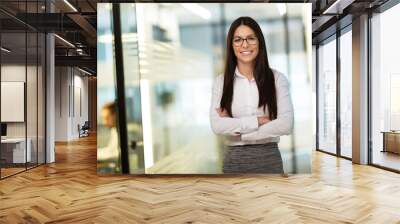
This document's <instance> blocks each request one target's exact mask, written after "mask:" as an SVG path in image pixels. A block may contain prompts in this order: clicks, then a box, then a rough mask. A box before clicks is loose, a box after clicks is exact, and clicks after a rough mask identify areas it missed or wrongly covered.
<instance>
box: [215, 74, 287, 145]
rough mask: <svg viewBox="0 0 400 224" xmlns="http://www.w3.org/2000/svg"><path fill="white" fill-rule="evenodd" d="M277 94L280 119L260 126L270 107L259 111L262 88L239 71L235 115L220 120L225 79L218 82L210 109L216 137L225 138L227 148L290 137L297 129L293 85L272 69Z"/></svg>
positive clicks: (235, 82)
mask: <svg viewBox="0 0 400 224" xmlns="http://www.w3.org/2000/svg"><path fill="white" fill-rule="evenodd" d="M272 71H273V73H274V76H275V86H276V91H277V92H276V94H277V108H278V114H277V118H276V119H275V120H273V121H270V122H268V123H266V124H263V125H261V126H258V119H257V117H260V116H263V115H268V106H266V107H265V113H264V111H263V107H260V108H258V88H257V84H256V81H255V80H254V78H253V79H252V80H248V79H247V78H246V77H245V76H244V75H243V74H240V72H239V69H238V68H236V70H235V81H234V91H233V100H232V116H233V117H220V116H219V114H218V112H217V110H216V109H218V108H219V107H220V102H221V97H222V89H223V84H224V76H223V74H222V75H219V76H217V78H216V79H215V81H214V85H213V90H212V99H211V108H210V120H211V128H212V130H213V131H214V133H215V134H219V135H223V136H224V137H225V144H227V145H251V144H263V143H267V142H279V136H281V135H289V134H290V133H291V132H292V130H293V105H292V101H291V98H290V93H289V82H288V80H287V78H286V77H285V76H284V75H283V74H282V73H280V72H278V71H276V70H272Z"/></svg>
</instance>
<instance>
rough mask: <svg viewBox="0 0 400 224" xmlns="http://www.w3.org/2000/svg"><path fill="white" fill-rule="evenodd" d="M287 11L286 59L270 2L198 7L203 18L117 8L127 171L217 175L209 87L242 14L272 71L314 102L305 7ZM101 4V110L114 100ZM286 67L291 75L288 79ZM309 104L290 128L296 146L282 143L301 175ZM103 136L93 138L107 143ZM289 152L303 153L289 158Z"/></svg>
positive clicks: (174, 10)
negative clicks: (297, 159)
mask: <svg viewBox="0 0 400 224" xmlns="http://www.w3.org/2000/svg"><path fill="white" fill-rule="evenodd" d="M287 5H288V8H287V11H288V21H289V24H290V26H289V41H290V48H289V52H290V56H289V57H288V60H286V58H287V53H286V51H285V47H284V44H285V43H284V42H283V41H282V40H284V39H285V38H284V37H285V30H284V23H283V19H282V17H281V16H280V14H279V12H278V9H277V7H276V5H274V4H262V5H260V4H248V3H246V4H199V6H200V7H201V8H202V10H201V11H202V12H203V13H199V12H197V11H192V10H191V7H188V6H187V5H183V4H121V17H122V20H121V21H122V27H121V29H122V41H123V56H124V73H125V74H124V76H125V95H126V99H125V102H126V105H127V108H126V110H127V111H126V114H127V129H128V141H129V142H128V145H129V146H131V145H132V144H134V145H135V146H136V147H130V148H129V153H130V158H129V161H130V167H131V173H141V172H142V168H145V170H144V171H143V172H146V173H158V174H167V173H221V171H222V170H221V165H222V164H221V163H222V146H223V144H222V142H221V140H220V139H219V138H218V137H217V136H216V135H215V134H214V133H213V132H212V130H211V127H210V121H209V108H210V100H211V89H212V84H213V80H214V78H215V77H216V76H217V75H219V74H221V73H222V71H223V61H224V56H223V54H224V51H225V47H226V46H225V44H226V43H225V39H226V34H227V30H226V29H227V28H228V27H229V25H230V23H231V22H232V21H233V20H234V19H236V18H238V17H240V16H246V15H248V16H251V17H253V18H255V19H256V20H257V22H259V24H260V25H261V27H262V29H263V33H264V34H265V35H266V42H267V47H268V54H269V58H270V64H271V66H272V67H273V68H276V69H278V70H280V71H282V72H285V73H286V75H287V77H290V79H292V80H290V82H291V83H292V84H293V90H294V91H295V92H297V93H301V94H300V95H307V94H308V95H309V96H310V98H311V83H310V79H309V76H310V74H309V72H308V71H307V63H308V57H307V55H308V53H307V52H306V46H305V44H304V43H305V41H304V39H303V38H304V29H303V26H304V24H303V22H302V21H303V20H302V18H303V16H304V14H305V12H306V11H307V10H304V8H307V7H308V6H305V5H300V4H298V5H297V6H294V5H290V4H287ZM98 6H99V7H98V9H99V10H98V18H99V20H98V26H99V28H98V35H99V36H98V40H99V45H98V49H99V52H98V58H99V60H98V63H99V69H98V70H99V75H98V77H99V81H98V83H99V88H98V94H99V101H98V102H99V108H102V105H104V104H105V103H106V102H110V101H113V100H114V99H115V95H114V93H115V89H114V88H115V87H114V80H112V76H113V74H114V70H113V67H112V65H113V64H114V62H113V60H114V58H113V54H112V50H113V49H112V44H111V42H112V30H111V29H112V27H111V23H110V20H111V19H110V18H109V15H110V12H111V11H110V8H111V5H110V4H99V5H98ZM135 6H136V7H135ZM261 9H262V10H261ZM292 37H293V38H294V37H295V38H297V39H296V40H300V41H293V40H291V38H292ZM307 43H308V42H307ZM107 66H109V67H107ZM289 66H290V67H291V73H292V74H287V72H288V69H287V67H289ZM100 67H101V68H100ZM106 68H107V69H108V70H107V69H106ZM106 71H107V72H106ZM139 74H140V75H139ZM101 79H102V80H105V79H107V82H105V81H101ZM106 99H107V100H106ZM308 101H310V100H307V102H304V100H303V103H302V104H301V103H299V104H297V105H295V111H296V113H298V114H296V115H295V116H296V118H295V119H296V122H298V123H296V124H295V126H298V127H299V128H298V131H297V132H295V133H296V134H295V135H298V136H295V137H294V138H296V139H297V138H298V139H299V140H298V141H292V139H291V137H287V138H281V142H280V148H281V149H282V150H283V153H282V155H283V156H286V158H287V159H286V163H291V161H292V157H293V156H298V155H300V154H301V156H302V157H303V159H304V160H305V161H307V162H305V163H303V165H301V166H303V169H299V170H301V172H309V171H310V170H309V161H310V152H311V144H312V130H311V128H310V129H304V128H303V129H302V128H301V127H302V126H304V125H306V123H307V122H311V117H310V114H311V105H310V104H309V103H308ZM99 122H101V121H99ZM99 124H100V123H99ZM102 125H103V127H104V124H102ZM308 126H309V125H308ZM99 127H100V126H99ZM99 129H100V128H99ZM301 129H302V130H301ZM301 131H302V136H300V135H301V134H300V132H301ZM103 132H106V131H105V130H104V128H103ZM99 136H102V137H103V136H107V135H106V134H101V133H100V135H99ZM102 137H98V139H101V140H100V141H103V142H104V140H103V139H102ZM292 142H295V144H296V145H292ZM99 144H101V143H99ZM102 144H103V146H104V145H105V144H104V143H102ZM99 147H100V145H99ZM292 147H294V148H295V149H296V150H297V149H298V150H299V151H298V152H300V151H301V150H303V151H302V153H300V154H297V155H292V154H291V153H292V152H291V151H290V149H291V148H292ZM290 166H291V165H290V164H289V165H288V167H287V170H288V172H290V170H291V167H290ZM136 167H137V168H136ZM135 168H136V170H135ZM105 172H107V171H105Z"/></svg>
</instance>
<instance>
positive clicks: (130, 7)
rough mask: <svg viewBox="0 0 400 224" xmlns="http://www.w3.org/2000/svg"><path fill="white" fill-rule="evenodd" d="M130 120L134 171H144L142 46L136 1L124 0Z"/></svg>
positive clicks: (123, 28)
mask: <svg viewBox="0 0 400 224" xmlns="http://www.w3.org/2000/svg"><path fill="white" fill-rule="evenodd" d="M120 10H121V21H122V24H121V32H122V47H123V58H124V76H125V78H124V80H125V103H126V122H127V131H128V153H129V169H130V173H144V172H145V171H144V166H145V160H144V159H145V158H144V148H143V134H142V110H141V98H140V77H139V49H138V36H137V30H136V27H137V24H136V10H135V4H121V7H120Z"/></svg>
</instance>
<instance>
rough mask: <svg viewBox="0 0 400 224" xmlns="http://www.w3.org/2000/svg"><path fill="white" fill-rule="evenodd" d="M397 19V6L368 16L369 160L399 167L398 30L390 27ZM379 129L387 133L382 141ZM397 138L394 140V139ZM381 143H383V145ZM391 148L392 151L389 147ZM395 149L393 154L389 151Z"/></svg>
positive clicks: (399, 91) (399, 81)
mask: <svg viewBox="0 0 400 224" xmlns="http://www.w3.org/2000/svg"><path fill="white" fill-rule="evenodd" d="M398 21H400V5H396V6H394V7H392V8H390V9H388V10H386V11H384V12H383V13H380V14H376V15H374V16H373V17H372V19H371V26H372V27H371V29H372V30H373V32H372V37H371V40H372V49H371V51H372V52H374V53H373V54H372V63H371V64H372V75H371V76H372V80H371V85H372V86H371V89H372V94H371V98H372V100H371V104H372V105H371V109H372V111H371V121H372V125H371V132H372V151H373V153H372V163H373V164H377V165H380V166H384V167H388V168H391V169H395V170H400V155H399V151H398V150H397V149H400V132H399V131H400V110H399V100H398V99H399V97H398V96H399V94H400V64H399V62H398V52H399V51H400V46H399V44H398V40H399V38H400V33H399V32H398V31H397V30H396V29H393V27H397V26H398ZM382 132H390V134H389V135H387V137H388V138H389V139H388V141H384V136H383V133H382ZM396 139H397V140H396ZM384 142H385V145H384ZM390 148H394V149H395V150H391V149H390ZM393 152H395V153H393Z"/></svg>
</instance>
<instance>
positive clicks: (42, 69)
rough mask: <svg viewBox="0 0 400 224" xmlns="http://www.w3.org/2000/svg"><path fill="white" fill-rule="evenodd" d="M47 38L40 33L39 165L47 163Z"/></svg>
mask: <svg viewBox="0 0 400 224" xmlns="http://www.w3.org/2000/svg"><path fill="white" fill-rule="evenodd" d="M45 44H46V37H45V35H44V34H42V33H39V45H38V57H39V64H38V105H37V107H38V144H37V146H38V164H43V163H45V162H46V161H45V156H46V155H45V154H46V149H45V141H46V139H45V128H46V127H45V124H46V116H45V115H46V112H45V111H46V107H45V106H46V104H45V99H46V96H45V93H46V91H45V88H46V84H45V82H46V78H45V63H46V62H45V60H46V52H45Z"/></svg>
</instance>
